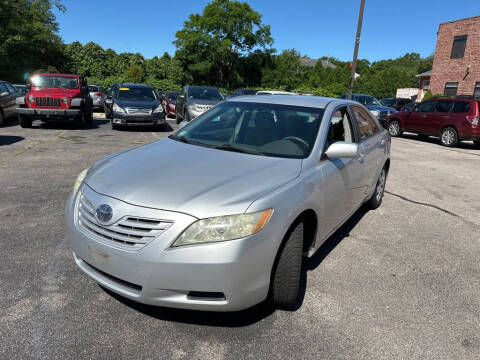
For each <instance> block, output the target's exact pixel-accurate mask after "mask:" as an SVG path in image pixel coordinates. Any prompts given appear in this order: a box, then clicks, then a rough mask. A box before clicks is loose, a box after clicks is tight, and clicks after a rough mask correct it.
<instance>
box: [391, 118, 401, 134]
mask: <svg viewBox="0 0 480 360" xmlns="http://www.w3.org/2000/svg"><path fill="white" fill-rule="evenodd" d="M388 133H389V134H390V136H391V137H397V136H401V135H402V128H401V127H400V123H399V122H398V121H397V120H391V121H389V122H388Z"/></svg>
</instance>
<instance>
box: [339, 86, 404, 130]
mask: <svg viewBox="0 0 480 360" xmlns="http://www.w3.org/2000/svg"><path fill="white" fill-rule="evenodd" d="M346 98H347V94H342V95H341V96H340V99H346ZM352 100H354V101H357V102H359V103H360V104H362V105H365V106H366V107H367V109H368V110H370V112H371V113H372V114H373V116H375V117H376V118H377V120H378V121H380V124H382V126H383V127H384V128H386V127H387V125H386V120H387V116H388V115H390V114H392V113H394V112H396V111H397V110H396V109H395V108H392V107H388V106H383V105H382V104H381V103H380V101H378V100H377V98H375V97H374V96H371V95H365V94H352Z"/></svg>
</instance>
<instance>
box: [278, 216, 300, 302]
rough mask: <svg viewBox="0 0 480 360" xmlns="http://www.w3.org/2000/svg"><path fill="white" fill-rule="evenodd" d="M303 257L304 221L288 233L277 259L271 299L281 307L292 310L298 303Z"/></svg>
mask: <svg viewBox="0 0 480 360" xmlns="http://www.w3.org/2000/svg"><path fill="white" fill-rule="evenodd" d="M302 259H303V222H299V223H297V224H295V225H294V227H293V229H291V230H290V231H289V233H287V235H286V240H285V241H284V243H283V244H282V247H280V250H279V254H278V256H277V259H276V263H275V266H274V271H273V273H272V282H271V300H272V302H273V305H274V306H275V307H276V308H279V309H285V310H292V309H294V308H295V305H297V303H298V295H299V292H300V276H301V272H302Z"/></svg>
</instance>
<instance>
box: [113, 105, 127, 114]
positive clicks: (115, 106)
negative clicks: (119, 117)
mask: <svg viewBox="0 0 480 360" xmlns="http://www.w3.org/2000/svg"><path fill="white" fill-rule="evenodd" d="M113 111H114V112H118V113H122V114H125V110H123V108H121V107H120V106H118V105H117V104H113Z"/></svg>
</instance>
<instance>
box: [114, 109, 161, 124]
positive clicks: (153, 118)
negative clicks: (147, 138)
mask: <svg viewBox="0 0 480 360" xmlns="http://www.w3.org/2000/svg"><path fill="white" fill-rule="evenodd" d="M113 123H114V124H117V125H122V126H123V125H125V126H127V125H131V126H141V125H147V126H152V125H161V124H164V123H165V113H163V112H161V113H155V114H150V115H128V114H123V113H118V112H114V113H113Z"/></svg>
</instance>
